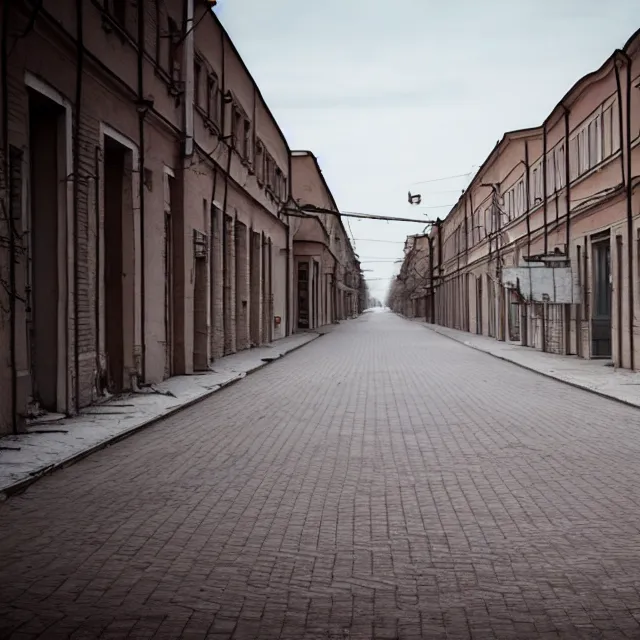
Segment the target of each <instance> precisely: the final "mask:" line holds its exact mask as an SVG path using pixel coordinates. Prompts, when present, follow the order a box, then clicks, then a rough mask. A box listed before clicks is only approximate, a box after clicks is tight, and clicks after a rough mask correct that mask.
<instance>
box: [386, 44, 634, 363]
mask: <svg viewBox="0 0 640 640" xmlns="http://www.w3.org/2000/svg"><path fill="white" fill-rule="evenodd" d="M639 81H640V35H639V34H635V35H634V36H633V37H632V38H631V39H630V40H629V41H628V42H627V43H626V45H625V46H624V47H623V49H621V50H616V51H615V52H614V53H613V54H612V55H611V56H610V57H609V58H608V59H607V60H606V61H605V62H604V64H603V65H602V66H601V67H600V68H599V69H597V70H596V71H594V72H592V73H590V74H588V75H587V76H585V77H584V78H582V79H580V80H579V81H578V82H577V83H576V84H575V85H574V86H573V87H572V88H571V89H570V90H569V91H568V92H567V94H566V95H565V96H564V97H563V98H562V100H560V102H559V103H558V105H557V106H556V107H555V108H554V110H553V111H552V112H551V113H550V114H549V115H548V117H547V118H546V119H545V121H544V122H543V123H542V125H541V126H539V127H535V128H532V129H525V130H520V131H512V132H509V133H506V134H505V135H504V137H503V138H502V139H501V140H500V141H499V142H498V144H497V145H496V147H495V148H494V149H493V151H492V152H491V154H490V155H489V157H488V158H487V159H486V160H485V161H484V163H483V164H482V166H481V168H480V169H479V171H478V173H477V174H476V175H475V177H474V178H473V180H472V182H471V184H470V185H469V187H468V188H467V189H466V191H465V192H464V193H463V195H462V196H461V197H460V199H459V200H458V202H457V204H456V205H455V206H454V207H453V209H452V210H451V212H450V213H449V214H448V215H447V217H446V219H445V220H443V221H439V222H438V223H437V224H435V225H433V226H432V228H431V230H430V232H429V234H428V235H427V236H425V238H426V242H424V243H423V245H424V246H423V250H422V252H423V255H422V258H423V259H422V261H421V265H420V266H419V267H418V271H417V272H416V270H415V268H414V267H412V264H413V262H414V261H415V255H414V253H413V252H407V254H406V256H405V264H404V265H403V271H401V274H400V277H398V278H397V279H396V280H395V281H394V283H393V284H392V287H391V291H390V298H389V303H390V305H391V306H392V308H394V309H395V310H396V311H399V312H401V313H403V314H406V315H413V316H416V315H418V316H420V317H425V318H426V319H427V320H429V321H431V322H435V323H437V324H442V325H444V326H448V327H452V328H456V329H460V330H464V331H470V332H472V333H478V334H484V335H487V336H492V337H495V338H496V339H498V340H508V341H514V342H518V343H520V344H522V345H526V346H530V347H533V348H536V349H540V350H543V351H548V352H552V353H559V354H566V355H576V356H579V357H585V358H607V359H611V360H612V361H613V362H614V364H615V365H616V366H618V367H625V368H637V367H638V366H639V363H640V336H638V326H637V320H636V318H637V317H638V315H639V314H640V299H639V298H640V296H639V295H638V293H637V282H638V265H639V264H640V263H639V256H638V250H639V248H640V244H639V243H640V240H639V238H640V196H639V192H638V189H637V187H638V175H639V172H640V169H639V167H640V91H639V90H638V84H639ZM425 252H426V256H429V255H430V256H431V258H430V259H429V258H428V257H425ZM411 269H413V272H414V274H413V276H414V279H415V280H417V281H419V288H418V289H416V287H415V283H413V284H407V281H406V278H404V274H405V273H406V272H407V271H409V270H411ZM412 287H413V288H412ZM416 291H419V297H421V298H422V303H421V305H420V304H418V305H416V304H415V301H414V303H413V304H412V303H411V298H412V295H414V294H415V292H416Z"/></svg>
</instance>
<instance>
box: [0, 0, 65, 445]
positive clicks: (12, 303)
mask: <svg viewBox="0 0 640 640" xmlns="http://www.w3.org/2000/svg"><path fill="white" fill-rule="evenodd" d="M9 4H10V3H9V2H4V3H3V7H2V44H1V49H2V151H3V153H2V155H3V162H2V173H3V177H4V184H5V193H4V197H5V202H4V203H3V205H2V206H3V207H4V211H5V212H6V213H7V215H5V216H4V217H5V218H6V219H7V220H6V224H7V232H8V234H9V365H10V368H11V431H12V433H13V434H14V435H15V434H17V433H18V367H17V362H16V296H15V293H16V238H15V234H14V229H13V210H12V202H11V200H12V199H11V196H10V194H9V189H8V184H9V67H8V61H7V56H8V51H7V44H8V38H9V33H8V27H9ZM65 315H68V314H65ZM67 357H68V350H67ZM67 369H68V366H67Z"/></svg>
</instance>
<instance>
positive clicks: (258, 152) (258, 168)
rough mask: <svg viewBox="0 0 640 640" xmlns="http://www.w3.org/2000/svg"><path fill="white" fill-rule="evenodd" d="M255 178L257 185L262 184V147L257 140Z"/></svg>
mask: <svg viewBox="0 0 640 640" xmlns="http://www.w3.org/2000/svg"><path fill="white" fill-rule="evenodd" d="M255 167H256V177H257V179H258V183H259V184H263V183H264V146H263V145H262V142H260V140H258V142H257V143H256V162H255Z"/></svg>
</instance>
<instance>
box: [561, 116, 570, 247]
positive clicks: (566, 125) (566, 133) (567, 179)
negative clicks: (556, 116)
mask: <svg viewBox="0 0 640 640" xmlns="http://www.w3.org/2000/svg"><path fill="white" fill-rule="evenodd" d="M562 106H563V108H564V183H565V189H566V191H565V196H566V201H567V227H566V240H565V243H566V245H567V257H569V255H570V249H569V241H570V239H571V166H570V160H569V133H570V130H569V127H570V123H569V113H570V111H569V109H567V107H565V106H564V104H563V105H562Z"/></svg>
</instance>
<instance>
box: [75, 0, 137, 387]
mask: <svg viewBox="0 0 640 640" xmlns="http://www.w3.org/2000/svg"><path fill="white" fill-rule="evenodd" d="M82 1H83V0H79V2H82ZM144 12H145V7H144V2H138V60H137V62H138V147H139V148H138V169H139V174H138V200H139V206H140V216H139V223H140V339H141V341H142V344H141V345H140V346H141V348H142V352H141V354H140V376H141V378H142V379H141V380H140V381H139V382H144V380H145V378H146V368H147V367H146V362H147V341H146V331H145V325H146V300H145V298H146V293H145V292H146V287H145V241H144V240H145V238H144V236H145V229H144V227H145V225H144V209H145V207H144V200H145V198H144V195H145V192H144V190H145V186H144V164H145V152H144V146H145V139H144V119H145V117H146V115H147V109H146V106H145V100H144V28H145V21H144V18H145V15H144Z"/></svg>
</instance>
